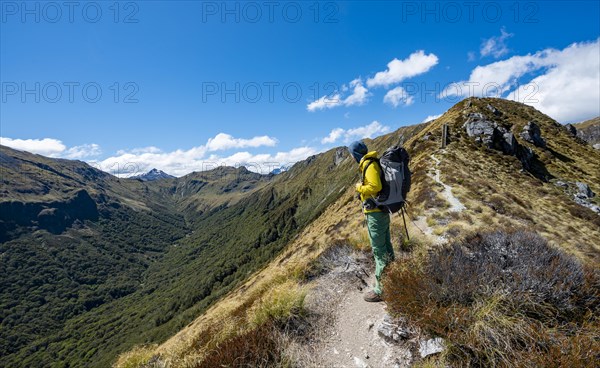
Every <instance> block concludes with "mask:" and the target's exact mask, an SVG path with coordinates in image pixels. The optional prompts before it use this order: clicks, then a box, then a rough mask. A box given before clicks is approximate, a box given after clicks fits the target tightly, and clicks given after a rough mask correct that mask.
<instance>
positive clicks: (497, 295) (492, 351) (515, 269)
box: [384, 231, 600, 367]
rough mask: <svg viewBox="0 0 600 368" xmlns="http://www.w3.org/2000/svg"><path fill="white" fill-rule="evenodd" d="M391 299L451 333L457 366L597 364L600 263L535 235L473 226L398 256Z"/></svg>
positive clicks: (387, 285) (430, 329) (429, 327)
mask: <svg viewBox="0 0 600 368" xmlns="http://www.w3.org/2000/svg"><path fill="white" fill-rule="evenodd" d="M384 299H385V300H386V302H387V304H388V307H389V309H390V311H391V312H392V313H395V314H404V315H406V316H407V317H408V318H409V319H410V320H412V321H413V322H414V323H416V324H417V325H418V326H420V327H421V328H422V329H423V330H425V331H426V332H427V333H429V334H433V335H436V336H442V337H445V338H447V339H448V340H449V342H450V348H449V352H448V359H449V360H450V361H451V362H453V363H456V364H458V365H464V366H485V367H515V366H523V367H539V366H562V367H575V366H592V365H591V364H595V363H591V362H595V361H596V359H597V357H598V354H600V340H599V338H600V324H599V317H600V316H598V310H599V308H600V275H599V273H598V271H597V270H594V269H592V268H590V267H587V266H584V265H582V264H581V263H580V262H579V261H578V260H577V259H576V258H574V257H572V256H570V255H567V254H566V253H564V252H562V251H560V250H558V249H556V248H553V247H551V246H549V245H548V244H547V242H546V241H545V240H544V239H543V238H541V237H540V236H539V235H537V234H534V233H530V232H525V231H515V232H505V231H495V232H491V233H483V234H473V235H471V236H469V237H467V238H465V239H464V240H462V241H458V242H455V243H454V244H452V245H449V246H446V247H442V248H440V249H437V250H435V251H432V252H431V253H430V254H429V255H427V256H426V257H425V258H421V259H417V258H414V259H411V260H408V261H404V262H396V263H395V264H393V265H392V266H391V267H390V269H389V270H388V272H387V273H386V280H385V282H384ZM561 354H562V355H561ZM557 362H559V363H560V364H558V365H557Z"/></svg>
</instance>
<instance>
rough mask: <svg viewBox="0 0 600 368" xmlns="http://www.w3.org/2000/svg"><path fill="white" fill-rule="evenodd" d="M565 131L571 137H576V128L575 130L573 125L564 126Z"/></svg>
mask: <svg viewBox="0 0 600 368" xmlns="http://www.w3.org/2000/svg"><path fill="white" fill-rule="evenodd" d="M565 129H566V130H567V132H568V133H569V134H570V135H572V136H573V137H577V128H575V127H574V126H573V124H567V125H565Z"/></svg>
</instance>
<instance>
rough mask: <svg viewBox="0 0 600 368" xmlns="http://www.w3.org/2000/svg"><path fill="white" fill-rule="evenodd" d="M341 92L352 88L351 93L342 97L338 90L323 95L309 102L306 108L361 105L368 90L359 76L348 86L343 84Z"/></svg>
mask: <svg viewBox="0 0 600 368" xmlns="http://www.w3.org/2000/svg"><path fill="white" fill-rule="evenodd" d="M341 90H342V92H347V91H349V90H352V93H351V94H350V95H348V96H346V97H342V94H341V93H340V92H336V93H334V94H332V95H329V96H323V97H321V98H319V99H318V100H316V101H313V102H311V103H309V104H308V105H307V106H306V109H307V110H308V111H310V112H314V111H317V110H324V109H331V108H334V107H337V106H353V105H362V104H364V103H365V102H367V100H368V99H369V90H368V89H367V88H365V86H364V85H363V83H362V80H361V79H360V78H356V79H354V80H353V81H351V82H350V83H349V86H347V85H343V86H342V88H341Z"/></svg>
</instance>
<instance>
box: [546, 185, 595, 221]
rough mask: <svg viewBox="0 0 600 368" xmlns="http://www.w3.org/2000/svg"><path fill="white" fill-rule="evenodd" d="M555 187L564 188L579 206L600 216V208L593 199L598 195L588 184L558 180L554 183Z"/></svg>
mask: <svg viewBox="0 0 600 368" xmlns="http://www.w3.org/2000/svg"><path fill="white" fill-rule="evenodd" d="M554 185H556V186H557V187H560V188H562V189H563V190H564V191H565V193H567V195H569V196H570V197H571V198H572V199H573V201H574V202H575V203H577V204H578V205H580V206H583V207H586V208H589V209H590V210H592V211H594V212H596V213H597V214H599V215H600V206H598V205H596V204H595V203H594V202H593V201H592V198H593V197H595V196H596V193H594V192H593V191H592V189H591V188H590V186H589V185H587V184H586V183H582V182H580V181H576V182H565V181H562V180H557V181H555V182H554Z"/></svg>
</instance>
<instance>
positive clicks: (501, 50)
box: [479, 27, 514, 59]
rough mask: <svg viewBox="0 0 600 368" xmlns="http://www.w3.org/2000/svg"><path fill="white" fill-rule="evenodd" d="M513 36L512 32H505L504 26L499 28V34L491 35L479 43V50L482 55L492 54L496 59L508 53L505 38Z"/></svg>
mask: <svg viewBox="0 0 600 368" xmlns="http://www.w3.org/2000/svg"><path fill="white" fill-rule="evenodd" d="M512 36H514V34H512V33H507V32H506V30H505V29H504V27H503V28H502V29H500V36H497V37H491V38H489V39H487V40H484V41H483V42H482V43H481V48H480V49H479V52H480V54H481V56H482V57H485V56H489V55H492V56H493V57H495V58H496V59H498V58H499V57H502V56H504V55H506V54H508V47H507V46H506V40H507V39H508V38H510V37H512Z"/></svg>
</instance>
